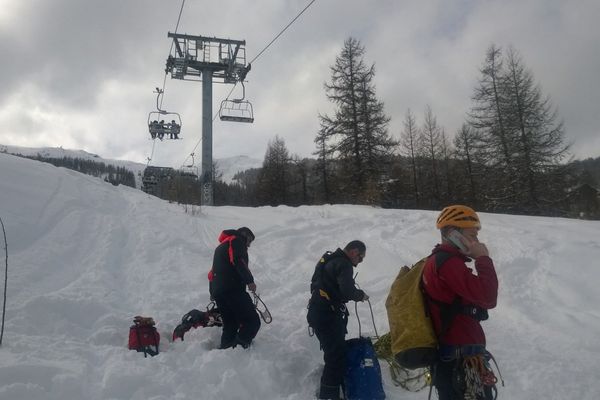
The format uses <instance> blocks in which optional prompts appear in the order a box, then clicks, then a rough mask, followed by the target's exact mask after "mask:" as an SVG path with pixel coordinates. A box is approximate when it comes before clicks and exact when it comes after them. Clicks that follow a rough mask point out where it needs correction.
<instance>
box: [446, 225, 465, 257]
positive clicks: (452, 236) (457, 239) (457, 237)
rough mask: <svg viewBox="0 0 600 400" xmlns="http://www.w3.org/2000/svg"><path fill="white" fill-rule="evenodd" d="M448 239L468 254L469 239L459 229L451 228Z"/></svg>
mask: <svg viewBox="0 0 600 400" xmlns="http://www.w3.org/2000/svg"><path fill="white" fill-rule="evenodd" d="M446 239H448V240H449V241H450V243H452V244H453V245H454V246H456V247H457V248H458V249H459V250H460V251H461V252H462V253H464V254H467V253H468V252H469V249H468V247H467V239H466V238H465V237H464V236H463V235H462V234H461V233H460V232H459V231H457V230H451V231H450V232H449V233H448V235H446Z"/></svg>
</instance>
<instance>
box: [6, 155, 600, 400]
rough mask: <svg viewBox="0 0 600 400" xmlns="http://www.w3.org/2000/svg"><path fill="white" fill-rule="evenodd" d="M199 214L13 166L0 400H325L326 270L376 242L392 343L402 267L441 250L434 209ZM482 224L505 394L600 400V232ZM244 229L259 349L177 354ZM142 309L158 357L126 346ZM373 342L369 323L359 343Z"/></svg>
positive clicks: (573, 226)
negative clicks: (322, 330)
mask: <svg viewBox="0 0 600 400" xmlns="http://www.w3.org/2000/svg"><path fill="white" fill-rule="evenodd" d="M188 211H189V208H188ZM194 211H200V212H199V213H196V215H191V214H190V213H187V214H186V213H185V211H184V209H183V207H181V206H178V205H174V204H169V203H167V202H165V201H162V200H159V199H157V198H155V197H151V196H147V195H145V194H144V193H142V192H140V191H138V190H134V189H132V188H128V187H123V186H119V187H113V186H112V185H110V184H107V183H105V182H103V181H101V180H99V179H95V178H93V177H89V176H86V175H81V174H79V173H76V172H74V171H70V170H66V169H63V168H56V167H54V166H52V165H49V164H44V163H39V162H36V161H32V160H27V159H23V158H18V157H15V156H11V155H8V154H0V218H2V220H3V221H4V224H5V226H6V231H7V236H8V256H9V275H8V305H7V315H6V327H5V333H4V342H3V345H2V347H1V348H0V399H1V400H16V399H23V400H35V399H44V400H59V399H60V400H64V399H86V400H89V399H92V400H95V399H139V400H141V399H154V400H158V399H165V400H166V399H219V400H228V399H288V400H298V399H310V398H312V397H313V394H314V392H315V390H316V387H317V385H318V379H319V374H320V368H322V355H321V352H320V351H319V346H318V342H317V340H316V339H315V338H311V337H309V336H308V334H307V327H306V322H305V315H306V302H307V299H308V282H309V280H310V276H311V274H312V269H313V267H314V264H315V262H316V260H317V259H318V257H319V256H320V255H321V254H322V253H323V252H324V251H325V250H327V249H334V248H335V247H337V246H339V245H343V244H345V243H346V242H348V241H349V240H352V239H355V238H358V239H362V240H364V241H365V242H366V243H367V246H368V250H367V257H366V260H365V262H364V263H363V264H361V265H360V266H359V268H358V271H359V274H358V278H357V282H358V283H359V284H360V286H361V287H362V288H363V289H365V290H366V292H367V293H369V295H370V296H371V302H372V304H373V308H374V312H375V320H376V324H377V329H378V331H379V332H380V333H383V332H386V331H387V330H388V329H387V319H386V315H385V306H384V302H385V298H386V295H387V291H388V289H389V286H390V284H391V282H392V279H393V278H394V277H395V275H396V273H397V270H398V268H399V267H400V266H402V265H403V264H407V263H412V262H414V261H416V260H417V259H419V258H420V257H422V256H424V255H426V254H427V253H428V251H429V250H430V249H431V247H432V246H433V244H434V243H435V242H436V240H437V234H436V232H435V229H434V220H435V216H436V213H435V212H429V211H414V210H410V211H408V210H381V209H374V208H369V207H360V206H318V207H317V206H314V207H299V208H290V207H275V208H273V207H262V208H236V207H203V208H202V209H201V210H198V209H195V210H194ZM481 217H482V220H483V226H484V228H483V230H482V233H481V238H482V240H483V241H484V242H486V243H487V244H488V247H489V248H490V251H491V254H492V257H493V258H494V260H495V262H496V265H497V270H498V274H499V278H500V298H499V303H498V307H497V308H496V309H495V310H493V311H491V313H490V314H491V318H490V320H489V321H488V322H486V323H485V329H486V332H487V334H488V342H489V348H490V350H491V351H492V352H493V353H494V354H495V356H496V359H497V360H498V362H499V363H500V368H501V370H502V373H503V376H504V379H505V381H506V385H507V386H506V387H504V388H500V398H502V399H513V400H529V399H578V400H593V399H594V400H595V399H598V398H599V397H600V382H598V380H597V376H598V371H600V361H599V360H598V356H599V355H600V344H599V342H598V340H597V334H598V332H600V311H599V309H598V304H600V291H599V290H598V288H597V287H596V286H597V282H599V281H600V279H599V278H600V270H599V269H598V267H597V265H598V264H597V260H598V259H600V223H599V222H590V221H576V220H566V219H556V218H534V217H522V216H507V215H493V214H482V215H481ZM242 225H247V226H250V227H251V228H253V230H254V231H255V233H256V234H257V240H256V241H255V242H254V243H253V245H252V247H251V249H250V263H251V268H252V270H253V272H254V275H255V278H256V282H257V285H258V292H259V293H260V294H261V297H262V298H263V300H264V301H265V302H266V303H267V305H268V306H269V307H270V309H271V312H272V314H273V318H274V321H273V323H272V324H270V325H263V326H262V328H261V330H260V332H259V333H258V336H257V338H256V341H255V344H254V346H253V347H252V348H251V349H250V350H249V351H244V350H243V349H233V350H226V351H220V350H215V347H216V346H217V344H218V341H219V335H220V330H219V329H218V328H204V329H197V330H195V331H192V332H190V333H189V334H188V335H186V340H185V342H177V343H174V344H173V343H169V342H168V340H167V338H169V337H170V336H171V331H172V329H173V327H174V326H175V325H176V324H177V322H178V320H179V319H180V318H181V316H182V315H183V314H184V313H185V312H187V311H189V310H190V309H192V308H200V309H202V308H203V307H204V306H205V305H206V304H207V303H208V300H209V299H208V294H207V284H206V272H207V271H208V269H209V267H210V264H211V260H212V252H213V249H214V247H215V245H216V243H217V237H218V234H219V232H220V231H221V230H222V229H225V228H231V227H239V226H242ZM0 240H1V239H0ZM0 260H4V253H3V249H2V245H0ZM0 265H1V266H2V269H1V270H3V269H4V265H3V264H0ZM0 276H2V277H3V276H4V274H3V273H1V274H0ZM350 309H351V310H353V309H354V307H353V306H350ZM358 309H359V314H360V316H361V321H362V327H363V333H366V334H373V328H372V327H371V323H370V321H369V318H368V315H369V311H368V307H367V306H366V305H365V304H362V303H361V304H360V305H359V307H358ZM137 314H143V315H150V316H153V317H154V318H155V319H156V320H157V321H158V328H159V331H160V332H161V334H162V341H161V344H162V352H161V354H159V355H158V356H157V357H154V358H148V359H144V358H143V355H142V354H140V353H136V352H133V351H128V350H127V349H126V343H127V335H128V328H129V325H130V324H131V319H132V317H133V316H134V315H137ZM357 334H358V327H357V323H356V317H352V316H351V323H350V326H349V337H352V336H356V335H357ZM383 373H384V380H385V390H386V393H387V396H388V399H422V400H424V399H426V398H427V393H426V391H423V392H420V393H416V394H415V393H409V392H406V391H404V390H402V389H400V388H396V387H394V386H393V385H392V384H391V380H390V378H389V374H388V371H387V368H385V367H384V371H383ZM434 397H435V396H434Z"/></svg>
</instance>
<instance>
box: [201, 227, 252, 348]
mask: <svg viewBox="0 0 600 400" xmlns="http://www.w3.org/2000/svg"><path fill="white" fill-rule="evenodd" d="M253 241H254V233H252V231H251V230H250V229H249V228H247V227H245V226H244V227H242V228H239V229H227V230H224V231H223V232H222V233H221V235H220V236H219V243H220V244H219V246H217V248H216V249H215V254H214V257H213V265H212V269H211V270H210V272H209V274H208V279H209V291H210V296H211V298H212V299H214V300H215V302H216V303H217V308H218V309H219V312H220V313H221V318H222V319H223V333H222V335H221V345H220V346H219V348H221V349H228V348H230V347H236V346H238V345H239V346H242V347H243V348H245V349H247V348H248V347H249V346H250V344H251V343H252V340H253V339H254V337H255V336H256V334H257V333H258V330H259V329H260V318H259V316H258V314H257V313H256V310H255V308H254V303H253V302H252V299H251V298H250V295H249V294H248V292H247V291H246V289H248V290H249V291H251V292H256V283H254V277H253V276H252V273H251V272H250V268H248V248H249V247H250V244H251V243H252V242H253Z"/></svg>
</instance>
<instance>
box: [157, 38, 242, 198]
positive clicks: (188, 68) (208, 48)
mask: <svg viewBox="0 0 600 400" xmlns="http://www.w3.org/2000/svg"><path fill="white" fill-rule="evenodd" d="M168 37H169V38H172V39H173V46H172V48H173V54H169V58H167V68H166V72H167V73H169V72H170V73H171V78H172V79H181V80H191V81H201V82H202V200H203V204H206V205H213V204H214V202H213V178H214V173H213V159H212V144H213V143H212V142H213V141H212V115H213V108H212V84H213V82H217V83H230V84H235V83H237V82H243V81H244V79H245V77H246V74H247V73H248V71H249V70H250V65H246V48H245V46H246V41H245V40H231V39H220V38H216V37H205V36H191V35H187V34H180V33H171V32H169V33H168Z"/></svg>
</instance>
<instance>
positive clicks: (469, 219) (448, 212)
mask: <svg viewBox="0 0 600 400" xmlns="http://www.w3.org/2000/svg"><path fill="white" fill-rule="evenodd" d="M436 226H437V228H438V229H442V228H443V227H445V226H455V227H457V228H477V229H479V228H481V223H480V222H479V217H478V216H477V213H476V212H475V210H473V209H472V208H471V207H467V206H461V205H459V204H457V205H453V206H448V207H446V208H444V209H443V210H442V212H441V213H440V216H439V217H438V219H437V223H436Z"/></svg>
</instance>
